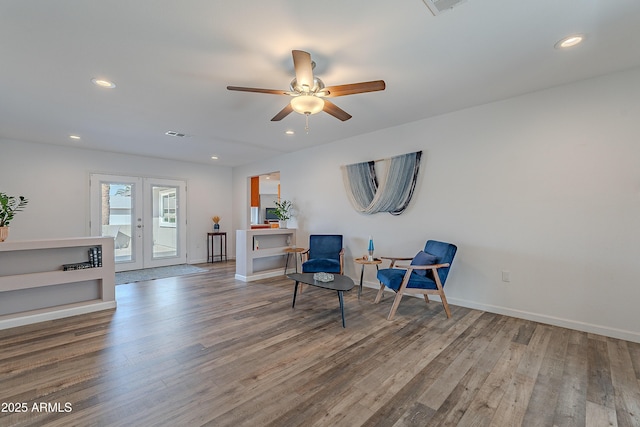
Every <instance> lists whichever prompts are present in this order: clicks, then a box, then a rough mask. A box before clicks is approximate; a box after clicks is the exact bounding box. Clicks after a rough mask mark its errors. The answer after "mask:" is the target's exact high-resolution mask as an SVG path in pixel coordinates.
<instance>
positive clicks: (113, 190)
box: [100, 182, 133, 262]
mask: <svg viewBox="0 0 640 427" xmlns="http://www.w3.org/2000/svg"><path fill="white" fill-rule="evenodd" d="M100 190H101V195H102V197H101V212H102V214H101V221H102V224H101V226H102V228H101V230H102V232H101V236H111V237H113V239H114V247H115V257H116V262H126V261H132V260H133V253H132V248H133V244H132V239H131V236H133V234H132V230H133V224H132V221H133V215H132V213H133V203H132V198H131V193H132V185H131V184H122V183H110V182H103V183H101V188H100Z"/></svg>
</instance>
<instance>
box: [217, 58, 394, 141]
mask: <svg viewBox="0 0 640 427" xmlns="http://www.w3.org/2000/svg"><path fill="white" fill-rule="evenodd" d="M291 53H292V54H293V67H294V69H295V72H296V77H295V78H294V79H293V80H291V84H290V85H289V90H288V91H287V90H276V89H258V88H251V87H241V86H227V89H228V90H237V91H241V92H257V93H270V94H274V95H288V96H290V97H291V101H290V102H289V104H287V106H286V107H284V108H283V109H282V110H280V112H279V113H278V114H276V115H275V116H273V118H272V119H271V121H273V122H277V121H280V120H282V119H284V118H285V117H286V116H288V115H289V113H291V112H292V111H295V112H297V113H300V114H304V115H305V116H306V117H307V126H306V128H305V129H306V130H307V131H308V130H309V116H310V115H311V114H316V113H319V112H320V111H324V112H325V113H328V114H330V115H332V116H333V117H335V118H337V119H339V120H342V121H345V120H349V119H350V118H351V115H350V114H349V113H347V112H346V111H344V110H343V109H341V108H340V107H338V106H337V105H335V104H334V103H333V102H331V101H329V100H328V99H326V98H333V97H336V96H345V95H355V94H357V93H365V92H375V91H379V90H384V89H385V86H386V85H385V83H384V80H374V81H370V82H361V83H351V84H345V85H339V86H325V85H324V82H323V81H322V80H320V79H319V78H317V77H314V76H313V68H314V67H315V62H313V61H312V60H311V55H310V54H309V53H308V52H305V51H302V50H294V51H292V52H291Z"/></svg>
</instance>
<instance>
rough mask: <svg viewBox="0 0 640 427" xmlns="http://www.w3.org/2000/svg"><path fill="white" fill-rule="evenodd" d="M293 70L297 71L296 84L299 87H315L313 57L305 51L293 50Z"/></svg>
mask: <svg viewBox="0 0 640 427" xmlns="http://www.w3.org/2000/svg"><path fill="white" fill-rule="evenodd" d="M291 53H292V54H293V68H294V69H295V70H296V82H297V83H298V86H300V87H302V86H305V85H306V86H308V87H309V88H312V87H313V68H312V67H311V55H310V54H309V53H308V52H305V51H303V50H293V51H291Z"/></svg>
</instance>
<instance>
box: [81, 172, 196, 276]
mask: <svg viewBox="0 0 640 427" xmlns="http://www.w3.org/2000/svg"><path fill="white" fill-rule="evenodd" d="M90 186H91V226H90V227H91V235H92V236H110V237H113V239H114V243H115V244H114V251H115V254H114V255H115V260H116V271H125V270H137V269H141V268H149V267H160V266H165V265H174V264H184V263H186V262H187V255H186V232H185V228H186V183H185V182H184V181H177V180H168V179H159V178H141V177H133V176H119V175H103V174H92V175H91V179H90Z"/></svg>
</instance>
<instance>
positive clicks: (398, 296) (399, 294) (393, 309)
mask: <svg viewBox="0 0 640 427" xmlns="http://www.w3.org/2000/svg"><path fill="white" fill-rule="evenodd" d="M401 299H402V292H397V293H396V297H395V299H394V300H393V305H392V306H391V311H390V312H389V315H388V316H387V320H393V316H395V315H396V310H397V309H398V306H399V305H400V300H401Z"/></svg>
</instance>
